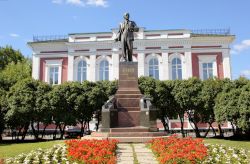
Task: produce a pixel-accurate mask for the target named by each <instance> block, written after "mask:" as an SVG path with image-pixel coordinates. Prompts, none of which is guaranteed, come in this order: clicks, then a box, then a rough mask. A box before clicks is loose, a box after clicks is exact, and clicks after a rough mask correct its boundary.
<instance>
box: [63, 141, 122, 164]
mask: <svg viewBox="0 0 250 164" xmlns="http://www.w3.org/2000/svg"><path fill="white" fill-rule="evenodd" d="M65 143H66V144H67V147H68V157H69V158H70V159H72V160H73V161H79V162H83V163H109V164H113V163H116V157H115V149H116V145H117V143H118V141H116V140H70V141H66V142H65Z"/></svg>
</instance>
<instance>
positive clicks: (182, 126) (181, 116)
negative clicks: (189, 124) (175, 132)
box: [178, 114, 185, 138]
mask: <svg viewBox="0 0 250 164" xmlns="http://www.w3.org/2000/svg"><path fill="white" fill-rule="evenodd" d="M178 115H179V118H180V121H181V134H182V137H183V138H184V137H185V133H184V115H183V114H178Z"/></svg>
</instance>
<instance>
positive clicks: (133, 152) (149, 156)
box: [116, 144, 158, 164]
mask: <svg viewBox="0 0 250 164" xmlns="http://www.w3.org/2000/svg"><path fill="white" fill-rule="evenodd" d="M116 153H117V164H137V163H139V164H158V162H157V161H156V159H155V157H154V154H153V153H152V151H151V150H150V149H148V148H147V147H146V146H145V144H118V149H117V150H116Z"/></svg>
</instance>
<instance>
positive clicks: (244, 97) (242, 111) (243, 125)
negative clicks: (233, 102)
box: [237, 81, 250, 136]
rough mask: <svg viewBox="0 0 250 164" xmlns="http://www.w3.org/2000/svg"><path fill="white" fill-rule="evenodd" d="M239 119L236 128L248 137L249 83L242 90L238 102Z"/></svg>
mask: <svg viewBox="0 0 250 164" xmlns="http://www.w3.org/2000/svg"><path fill="white" fill-rule="evenodd" d="M238 108H239V117H238V120H237V126H238V127H239V128H240V129H242V130H243V131H244V132H245V134H247V135H248V136H249V135H250V82H249V81H248V84H247V85H245V86H244V87H243V88H242V92H241V94H240V96H239V101H238Z"/></svg>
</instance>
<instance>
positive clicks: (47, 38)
mask: <svg viewBox="0 0 250 164" xmlns="http://www.w3.org/2000/svg"><path fill="white" fill-rule="evenodd" d="M66 39H68V35H45V36H33V42H43V41H55V40H66Z"/></svg>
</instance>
